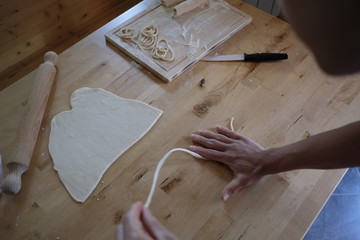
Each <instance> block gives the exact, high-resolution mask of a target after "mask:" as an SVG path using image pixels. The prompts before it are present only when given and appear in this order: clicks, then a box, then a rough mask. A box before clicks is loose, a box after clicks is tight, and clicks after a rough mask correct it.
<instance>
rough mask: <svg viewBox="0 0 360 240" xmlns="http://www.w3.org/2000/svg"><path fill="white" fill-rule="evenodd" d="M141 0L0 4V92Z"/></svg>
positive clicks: (19, 0)
mask: <svg viewBox="0 0 360 240" xmlns="http://www.w3.org/2000/svg"><path fill="white" fill-rule="evenodd" d="M139 2H141V1H140V0H122V1H118V0H61V1H59V0H2V1H0V35H1V38H0V90H3V89H4V88H6V87H8V86H10V85H11V84H12V83H14V82H15V81H17V80H19V79H20V78H22V77H23V76H25V75H26V74H28V73H29V72H31V71H33V70H34V69H36V68H37V67H38V66H39V65H40V64H41V63H42V61H43V56H44V54H45V52H47V51H49V50H52V51H54V52H56V53H61V52H63V51H64V50H66V49H67V48H69V47H71V46H72V45H74V44H75V43H76V42H78V41H79V40H81V39H83V38H84V37H86V36H87V35H89V34H90V33H92V32H93V31H95V30H97V29H98V28H100V27H101V26H103V25H104V24H106V23H107V22H109V21H111V20H112V19H114V18H115V17H117V16H118V15H119V14H121V13H123V12H125V11H126V10H128V9H129V8H131V7H132V6H134V5H135V4H137V3H139Z"/></svg>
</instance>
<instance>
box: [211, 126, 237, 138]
mask: <svg viewBox="0 0 360 240" xmlns="http://www.w3.org/2000/svg"><path fill="white" fill-rule="evenodd" d="M216 130H217V131H218V133H220V134H223V135H225V136H227V137H229V138H232V139H235V140H241V139H242V138H243V137H242V136H241V135H240V134H238V133H236V132H234V131H231V130H230V129H228V128H226V127H223V126H220V125H218V126H216Z"/></svg>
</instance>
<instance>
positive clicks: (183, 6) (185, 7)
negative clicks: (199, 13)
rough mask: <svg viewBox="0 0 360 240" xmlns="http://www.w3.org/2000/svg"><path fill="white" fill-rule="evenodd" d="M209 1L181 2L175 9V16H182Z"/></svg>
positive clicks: (191, 0)
mask: <svg viewBox="0 0 360 240" xmlns="http://www.w3.org/2000/svg"><path fill="white" fill-rule="evenodd" d="M207 3H208V0H185V1H184V2H181V3H179V4H178V5H176V6H175V7H174V9H173V11H174V13H173V17H178V16H181V15H183V14H185V13H187V12H190V11H191V10H193V9H195V8H197V7H200V6H201V5H205V4H207Z"/></svg>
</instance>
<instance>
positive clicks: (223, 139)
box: [199, 130, 233, 143]
mask: <svg viewBox="0 0 360 240" xmlns="http://www.w3.org/2000/svg"><path fill="white" fill-rule="evenodd" d="M199 134H200V135H201V136H204V137H206V138H210V139H215V140H217V141H220V142H223V143H232V142H233V140H232V139H230V138H229V137H227V136H225V135H223V134H219V133H214V132H211V131H208V130H200V131H199Z"/></svg>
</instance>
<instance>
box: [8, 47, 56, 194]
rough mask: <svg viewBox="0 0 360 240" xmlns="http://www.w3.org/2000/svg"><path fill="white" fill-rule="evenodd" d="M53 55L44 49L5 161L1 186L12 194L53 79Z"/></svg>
mask: <svg viewBox="0 0 360 240" xmlns="http://www.w3.org/2000/svg"><path fill="white" fill-rule="evenodd" d="M56 62H57V54H56V53H54V52H47V53H46V54H45V55H44V63H43V64H41V65H40V67H39V69H38V72H37V76H36V79H35V82H34V86H33V88H32V90H31V92H30V95H29V98H28V101H27V104H26V107H25V110H24V114H23V117H22V119H21V122H20V125H19V128H18V131H17V133H16V137H15V143H14V150H13V152H12V155H11V156H10V160H9V162H8V164H7V168H8V169H9V174H8V175H7V176H6V178H5V179H4V181H3V183H2V186H1V189H2V190H3V192H4V193H7V194H16V193H18V192H19V191H20V188H21V175H22V174H23V173H24V172H26V171H27V170H28V168H29V164H30V160H31V157H32V154H33V151H34V147H35V143H36V139H37V136H38V134H39V130H40V126H41V121H42V119H43V116H44V112H45V108H46V104H47V100H48V98H49V94H50V90H51V87H52V84H53V82H54V78H55V73H56V69H55V64H56Z"/></svg>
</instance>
